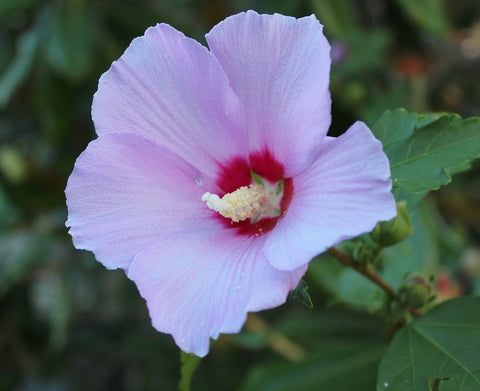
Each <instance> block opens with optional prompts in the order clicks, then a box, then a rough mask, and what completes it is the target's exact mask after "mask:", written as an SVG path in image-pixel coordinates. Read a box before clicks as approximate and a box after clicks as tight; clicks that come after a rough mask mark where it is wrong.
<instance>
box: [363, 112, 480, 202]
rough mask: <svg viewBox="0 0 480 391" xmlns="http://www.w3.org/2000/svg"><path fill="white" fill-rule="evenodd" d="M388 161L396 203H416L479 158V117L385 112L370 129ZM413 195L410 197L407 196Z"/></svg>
mask: <svg viewBox="0 0 480 391" xmlns="http://www.w3.org/2000/svg"><path fill="white" fill-rule="evenodd" d="M372 131H373V133H374V134H375V136H376V137H377V138H378V139H379V140H381V141H382V143H383V146H384V151H385V153H386V154H387V156H388V158H389V160H390V167H391V170H392V180H393V187H394V193H395V196H396V199H397V201H401V200H405V201H407V202H408V203H410V204H412V203H415V202H418V200H419V199H421V198H422V197H423V196H424V195H425V194H426V192H427V191H429V190H436V189H438V188H439V187H440V186H442V185H445V184H447V183H449V182H450V181H451V175H452V174H453V173H458V172H461V171H463V170H466V169H468V168H469V167H470V163H471V162H472V161H473V160H474V159H476V158H478V157H479V156H480V118H477V117H472V118H468V119H465V120H462V118H461V117H459V116H458V115H456V114H445V113H443V114H427V115H418V114H415V113H408V112H407V111H405V110H403V109H400V110H396V111H388V112H386V113H384V114H383V115H382V117H381V118H380V119H379V121H378V122H377V123H376V124H375V125H374V126H373V127H372ZM406 192H408V193H412V194H413V195H411V194H406Z"/></svg>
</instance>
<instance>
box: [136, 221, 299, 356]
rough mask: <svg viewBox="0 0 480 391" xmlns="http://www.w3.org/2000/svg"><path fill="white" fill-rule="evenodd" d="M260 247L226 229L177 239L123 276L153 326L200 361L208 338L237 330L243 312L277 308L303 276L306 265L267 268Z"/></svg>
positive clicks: (141, 255)
mask: <svg viewBox="0 0 480 391" xmlns="http://www.w3.org/2000/svg"><path fill="white" fill-rule="evenodd" d="M262 244H263V239H258V240H254V239H252V238H248V237H238V236H237V235H235V233H234V232H232V231H231V230H223V231H221V232H219V231H217V232H212V233H210V232H203V233H195V234H192V235H189V234H186V235H178V236H176V237H172V238H171V240H169V241H168V243H157V244H155V245H153V246H151V247H149V248H148V249H146V250H145V251H143V252H141V253H139V254H138V255H137V256H136V257H135V259H134V260H133V262H132V264H131V266H130V268H129V271H128V275H129V277H130V278H131V279H132V280H133V281H135V283H136V285H137V287H138V289H139V291H140V294H141V295H142V297H143V298H145V300H146V302H147V306H148V309H149V313H150V317H151V318H152V323H153V326H154V327H155V328H156V329H157V330H159V331H161V332H164V333H169V334H171V335H172V336H173V338H174V339H175V342H176V344H177V345H178V346H179V347H180V348H181V349H182V350H184V351H185V352H188V353H194V354H196V355H197V356H200V357H203V356H205V355H206V354H207V353H208V350H209V341H210V338H214V339H216V338H217V337H218V335H219V334H220V333H236V332H238V331H240V329H241V327H242V325H243V324H244V322H245V320H246V316H247V312H248V311H260V310H263V309H267V308H272V307H276V306H278V305H280V304H283V303H284V302H285V300H286V297H287V295H288V292H289V291H290V290H292V289H294V288H295V287H296V285H297V283H298V281H299V279H300V278H301V276H302V275H303V274H304V273H305V271H306V266H301V267H300V268H298V269H296V270H292V271H288V272H285V271H280V270H277V269H275V268H273V267H272V266H270V264H269V263H268V262H267V260H266V258H265V256H264V255H263V252H262Z"/></svg>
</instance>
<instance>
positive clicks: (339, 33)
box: [311, 0, 358, 39]
mask: <svg viewBox="0 0 480 391" xmlns="http://www.w3.org/2000/svg"><path fill="white" fill-rule="evenodd" d="M311 3H312V7H313V9H314V10H315V13H316V14H317V16H318V18H319V19H320V20H321V21H322V23H324V24H325V32H326V33H327V35H329V36H330V35H331V36H332V37H334V38H341V39H345V38H347V37H348V36H351V35H352V34H353V33H354V32H355V30H356V29H358V27H357V26H356V25H357V23H356V19H355V14H354V12H353V10H354V7H353V5H352V1H351V0H343V1H337V0H311Z"/></svg>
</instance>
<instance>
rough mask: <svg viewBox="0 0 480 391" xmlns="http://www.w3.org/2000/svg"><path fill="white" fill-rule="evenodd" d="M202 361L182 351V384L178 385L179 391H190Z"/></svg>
mask: <svg viewBox="0 0 480 391" xmlns="http://www.w3.org/2000/svg"><path fill="white" fill-rule="evenodd" d="M201 360H202V359H201V358H200V357H197V356H195V355H194V354H189V353H185V352H183V351H180V363H181V369H180V382H179V383H178V390H179V391H190V384H191V382H192V378H193V375H194V373H195V370H196V369H197V367H198V364H200V361H201Z"/></svg>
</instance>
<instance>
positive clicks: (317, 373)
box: [240, 345, 385, 391]
mask: <svg viewBox="0 0 480 391" xmlns="http://www.w3.org/2000/svg"><path fill="white" fill-rule="evenodd" d="M384 351H385V348H384V347H383V346H378V345H377V346H375V345H374V346H370V347H367V346H361V345H359V346H337V347H336V348H334V349H320V350H319V352H318V353H315V354H314V355H312V356H310V357H308V358H307V359H306V360H305V361H302V362H300V363H294V364H292V363H286V362H283V363H274V364H269V365H264V366H260V367H257V368H255V369H254V370H253V371H252V372H251V373H250V374H249V376H248V378H247V381H246V382H245V384H244V386H243V387H242V388H240V390H242V391H253V390H254V391H310V390H335V391H347V390H371V389H373V387H374V384H375V380H374V378H375V373H376V370H377V366H378V361H379V359H380V357H381V356H382V354H383V352H384Z"/></svg>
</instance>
